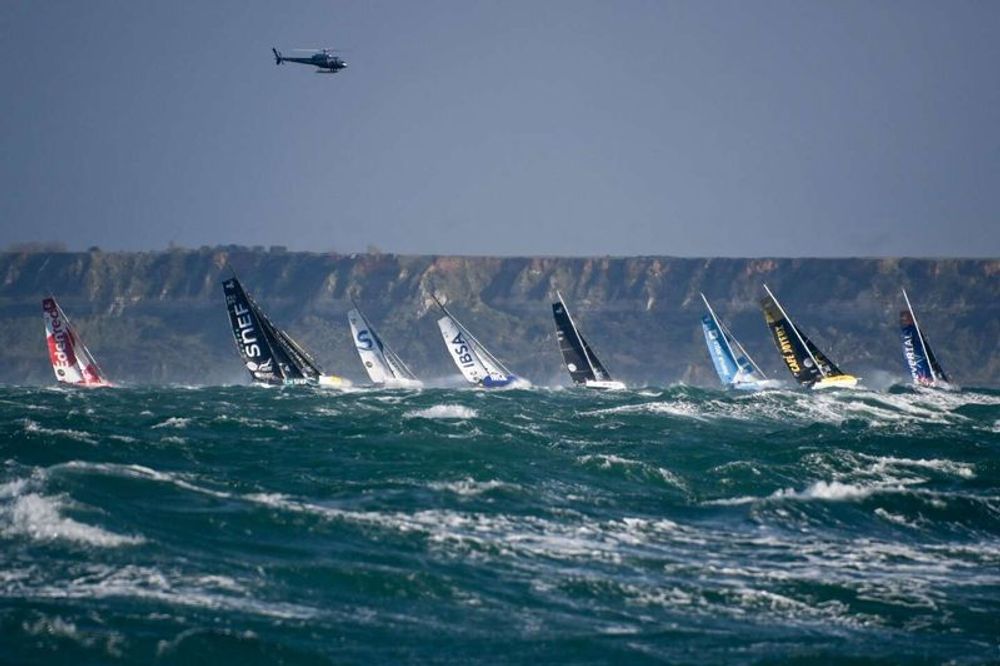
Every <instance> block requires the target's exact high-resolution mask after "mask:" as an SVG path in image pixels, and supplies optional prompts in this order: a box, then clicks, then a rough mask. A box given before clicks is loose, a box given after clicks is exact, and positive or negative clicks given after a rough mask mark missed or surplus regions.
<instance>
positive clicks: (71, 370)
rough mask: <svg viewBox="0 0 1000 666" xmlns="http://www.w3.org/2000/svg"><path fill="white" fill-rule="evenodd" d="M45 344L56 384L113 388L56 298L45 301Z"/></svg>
mask: <svg viewBox="0 0 1000 666" xmlns="http://www.w3.org/2000/svg"><path fill="white" fill-rule="evenodd" d="M42 317H43V318H44V319H45V341H46V342H47V343H48V347H49V360H50V361H51V362H52V371H53V372H55V373H56V381H58V382H60V383H62V384H70V385H72V386H111V382H109V381H108V379H107V377H106V376H105V375H104V373H103V372H102V371H101V368H100V366H98V365H97V361H95V360H94V356H93V354H91V353H90V350H89V349H87V345H85V344H83V340H82V339H80V336H79V334H78V333H77V332H76V329H75V328H74V327H73V324H71V323H70V321H69V318H68V317H67V316H66V313H65V312H63V310H62V308H61V307H59V304H58V303H56V299H55V298H52V297H51V296H50V297H48V298H43V299H42Z"/></svg>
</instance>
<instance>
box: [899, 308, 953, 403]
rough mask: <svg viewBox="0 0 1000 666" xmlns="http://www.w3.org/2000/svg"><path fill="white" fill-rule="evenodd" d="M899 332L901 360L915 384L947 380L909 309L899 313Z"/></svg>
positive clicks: (928, 383)
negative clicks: (901, 340)
mask: <svg viewBox="0 0 1000 666" xmlns="http://www.w3.org/2000/svg"><path fill="white" fill-rule="evenodd" d="M899 332H900V335H901V337H902V339H903V360H905V361H906V367H907V368H909V370H910V376H911V377H913V381H914V382H916V383H917V384H927V385H930V384H934V383H935V381H943V382H947V381H948V376H947V375H946V374H945V373H944V370H942V369H941V365H940V364H939V363H938V361H937V359H936V358H934V352H933V351H931V346H930V345H929V344H928V343H927V339H926V338H924V337H922V336H921V334H920V331H919V330H918V329H917V324H916V322H915V321H914V319H913V315H912V314H911V313H910V311H909V310H903V311H901V312H900V313H899Z"/></svg>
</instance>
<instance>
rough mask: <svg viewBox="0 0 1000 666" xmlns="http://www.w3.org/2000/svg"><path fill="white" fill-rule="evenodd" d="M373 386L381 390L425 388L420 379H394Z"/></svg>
mask: <svg viewBox="0 0 1000 666" xmlns="http://www.w3.org/2000/svg"><path fill="white" fill-rule="evenodd" d="M373 386H375V388H381V389H419V388H423V387H424V383H423V382H422V381H420V380H419V379H406V378H405V377H396V378H394V379H387V380H385V381H384V382H375V383H374V384H373Z"/></svg>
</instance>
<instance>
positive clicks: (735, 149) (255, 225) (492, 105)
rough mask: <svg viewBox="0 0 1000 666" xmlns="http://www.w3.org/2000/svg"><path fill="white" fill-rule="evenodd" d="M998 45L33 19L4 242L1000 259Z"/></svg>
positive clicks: (572, 11) (17, 74)
mask: <svg viewBox="0 0 1000 666" xmlns="http://www.w3.org/2000/svg"><path fill="white" fill-rule="evenodd" d="M998 35H1000V3H997V2H944V1H942V2H937V3H927V2H916V1H910V0H907V1H905V2H872V1H868V0H866V1H864V2H851V1H848V0H837V1H835V2H833V1H831V2H826V3H820V2H812V1H810V2H800V1H795V2H724V1H719V0H708V1H704V2H702V1H698V2H695V1H692V2H665V1H657V2H636V1H616V2H610V1H609V2H589V1H583V0H569V1H565V2H555V1H546V2H536V1H527V2H517V1H513V0H503V1H497V2H469V1H462V0H456V1H450V2H411V1H408V0H407V1H400V2H300V3H294V4H293V3H282V2H274V1H273V0H269V1H267V2H233V3H222V2H216V1H214V0H213V1H212V2H155V3H154V2H102V1H94V2H44V1H36V0H31V1H24V2H15V1H13V0H11V1H9V2H4V3H0V39H2V43H3V44H4V56H3V58H0V85H2V90H3V95H2V97H0V117H2V119H3V123H2V126H0V154H2V155H3V159H2V160H0V244H7V243H11V242H20V241H29V240H50V239H62V240H65V241H66V242H67V243H68V244H69V245H70V246H71V247H74V248H83V247H86V246H88V245H92V244H97V245H100V246H102V247H104V248H106V249H151V248H162V247H164V246H166V244H167V243H168V242H170V241H174V242H176V243H178V244H180V245H186V246H197V245H201V244H217V243H240V244H247V245H253V244H265V245H267V244H285V245H288V246H289V247H291V248H293V249H308V250H317V251H325V250H331V249H333V250H339V251H357V250H363V249H364V248H365V246H366V245H368V244H369V243H373V244H376V245H378V246H380V247H382V248H383V249H384V250H387V251H398V252H414V253H473V254H563V255H566V254H671V255H699V256H702V255H727V256H756V255H785V256H803V255H805V256H841V255H925V256H926V255H934V256H942V255H943V256H947V255H958V256H998V255H1000V230H998V228H1000V224H998V220H1000V73H998V72H1000V69H998V63H1000V38H998ZM272 45H275V46H278V47H279V48H282V49H286V50H287V49H292V48H294V47H297V46H302V47H313V46H340V47H345V48H348V49H350V51H349V52H347V53H345V54H344V56H345V57H346V59H347V60H348V62H349V68H348V69H347V70H346V71H344V72H342V73H340V74H337V75H333V76H325V75H324V76H321V75H316V74H313V73H312V70H311V68H308V67H303V66H297V65H288V66H284V67H275V65H274V61H273V59H272V57H271V54H270V47H271V46H272Z"/></svg>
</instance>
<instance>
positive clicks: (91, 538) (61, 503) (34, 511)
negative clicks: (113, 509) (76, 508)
mask: <svg viewBox="0 0 1000 666" xmlns="http://www.w3.org/2000/svg"><path fill="white" fill-rule="evenodd" d="M12 497H13V501H11V502H9V503H7V504H5V505H3V506H0V530H2V533H3V534H4V535H6V536H9V537H20V536H26V537H28V538H30V539H32V540H33V541H71V542H75V543H81V544H84V545H88V546H97V547H99V548H116V547H119V546H135V545H138V544H141V543H144V542H145V539H144V538H143V537H141V536H132V535H122V534H115V533H114V532H109V531H107V530H105V529H103V528H100V527H96V526H94V525H87V524H85V523H81V522H78V521H76V520H73V519H72V518H67V517H65V516H63V515H62V513H61V510H62V509H64V508H67V506H68V503H67V501H66V499H65V497H62V496H59V497H51V496H46V495H41V494H38V493H25V494H20V492H19V491H18V492H17V493H16V494H14V495H13V496H12Z"/></svg>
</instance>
